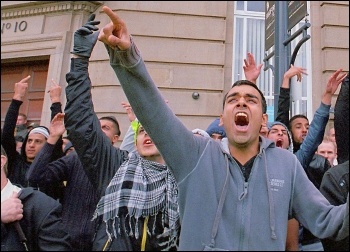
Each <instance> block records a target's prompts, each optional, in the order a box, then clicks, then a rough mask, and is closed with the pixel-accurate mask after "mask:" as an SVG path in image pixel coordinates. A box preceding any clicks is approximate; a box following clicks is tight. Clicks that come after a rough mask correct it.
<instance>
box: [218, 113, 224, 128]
mask: <svg viewBox="0 0 350 252" xmlns="http://www.w3.org/2000/svg"><path fill="white" fill-rule="evenodd" d="M222 125H224V122H223V121H222V114H221V115H220V122H219V126H222Z"/></svg>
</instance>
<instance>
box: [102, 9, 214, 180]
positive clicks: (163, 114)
mask: <svg viewBox="0 0 350 252" xmlns="http://www.w3.org/2000/svg"><path fill="white" fill-rule="evenodd" d="M103 11H104V12H105V13H106V14H107V15H108V16H109V17H110V19H111V22H110V23H109V24H107V25H106V26H105V27H104V28H103V29H102V30H101V32H100V35H99V40H100V41H102V42H104V43H105V44H106V48H107V51H108V54H109V56H110V64H111V66H112V68H113V70H114V71H115V73H116V74H117V76H118V79H119V81H120V83H121V86H122V88H123V90H124V93H125V95H126V97H127V99H128V101H129V102H130V104H131V107H132V108H133V111H134V113H135V115H136V116H137V119H138V120H139V121H140V123H141V124H142V126H143V127H144V128H145V130H146V131H147V133H148V134H149V136H150V137H151V138H152V140H153V142H154V143H155V145H156V146H157V148H158V150H159V151H160V152H161V154H162V156H163V158H164V160H165V161H166V163H167V165H168V166H169V167H170V168H171V169H173V171H174V174H175V176H177V178H178V179H179V180H181V178H182V176H185V174H186V173H187V172H189V171H190V169H193V168H194V167H195V164H196V162H197V160H198V158H199V155H200V154H199V153H201V151H202V150H201V149H198V150H197V149H195V148H196V147H197V148H204V147H205V142H207V141H208V139H206V138H198V137H196V136H194V134H193V133H192V132H191V131H190V130H188V129H187V128H186V127H185V126H184V125H183V124H182V122H181V121H180V120H179V119H178V118H177V117H176V116H175V115H174V113H173V112H172V111H171V109H170V108H169V106H168V105H167V104H166V102H165V101H164V98H163V97H162V95H161V93H160V91H159V90H158V88H157V86H156V85H155V84H154V82H153V80H152V78H151V77H150V75H149V73H148V71H147V69H146V66H145V64H144V62H143V60H142V58H141V56H140V52H139V51H138V49H137V47H136V45H135V43H134V41H133V39H132V37H130V35H129V33H128V31H127V28H126V25H125V23H124V21H123V20H122V19H121V18H120V17H118V15H117V14H115V13H114V12H113V11H112V10H111V9H110V8H108V7H106V6H104V7H103ZM197 141H200V142H203V145H196V142H197ZM169 143H176V144H169ZM188 148H192V149H193V152H194V155H191V156H190V157H189V155H188V151H187V149H188ZM196 155H198V156H196ZM174 167H176V171H175V169H174ZM178 167H181V170H182V172H181V171H180V169H178ZM179 173H181V174H179Z"/></svg>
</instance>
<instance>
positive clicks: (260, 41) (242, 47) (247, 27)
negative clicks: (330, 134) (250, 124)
mask: <svg viewBox="0 0 350 252" xmlns="http://www.w3.org/2000/svg"><path fill="white" fill-rule="evenodd" d="M234 12H235V13H234V27H233V29H234V32H233V36H234V37H233V41H234V50H233V54H234V55H233V71H232V74H233V76H232V81H233V82H235V81H237V80H239V79H245V76H244V71H243V65H244V61H243V60H244V59H245V58H246V56H247V52H251V53H252V54H253V55H254V57H255V61H256V63H257V64H260V63H263V59H264V57H265V55H268V54H269V53H270V52H272V50H274V47H272V48H271V49H270V50H269V51H268V52H265V1H235V11H234ZM304 23H305V22H304V20H302V21H301V22H300V24H299V25H297V26H295V27H294V28H293V29H292V31H291V34H293V33H294V32H295V31H296V30H298V29H299V28H300V27H301V26H302V25H303V24H304ZM309 30H310V29H309ZM309 30H308V31H307V33H308V34H310V31H309ZM301 38H302V35H300V36H298V37H297V38H296V39H294V40H293V41H292V42H291V52H293V51H294V48H295V46H296V45H297V43H298V42H299V41H300V39H301ZM310 51H311V50H310V41H307V42H306V43H304V44H303V45H302V46H301V48H300V49H299V52H298V56H297V58H296V61H295V63H294V65H296V66H301V67H304V68H307V70H308V71H307V72H308V76H307V78H303V82H302V84H300V83H294V82H296V81H294V78H293V79H292V82H291V87H292V89H291V90H292V92H291V110H290V117H291V116H293V115H295V114H304V115H306V116H308V117H309V119H310V120H311V119H312V118H311V113H312V108H311V107H312V106H311V97H310V98H309V97H308V94H311V87H312V85H307V83H311V66H310V65H311V64H310V63H311V62H310V60H309V59H311V55H310ZM268 63H269V64H271V65H273V64H274V57H272V58H271V59H270V60H269V62H268ZM263 69H264V66H263V68H262V70H261V73H260V76H259V78H258V80H257V86H258V87H259V88H260V90H261V91H262V92H263V94H264V95H265V98H266V102H267V105H268V115H269V121H273V120H274V77H273V72H272V69H268V70H266V71H264V70H263ZM278 92H279V91H278Z"/></svg>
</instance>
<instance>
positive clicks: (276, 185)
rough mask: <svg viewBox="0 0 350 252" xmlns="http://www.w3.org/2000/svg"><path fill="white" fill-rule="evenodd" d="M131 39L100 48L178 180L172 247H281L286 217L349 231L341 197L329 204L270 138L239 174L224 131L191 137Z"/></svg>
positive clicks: (329, 230) (320, 229)
mask: <svg viewBox="0 0 350 252" xmlns="http://www.w3.org/2000/svg"><path fill="white" fill-rule="evenodd" d="M131 41H132V45H131V47H130V48H129V49H128V50H126V51H120V50H118V49H111V48H109V47H106V48H107V51H108V53H109V55H110V64H111V66H112V68H113V69H114V71H115V73H116V74H117V76H118V79H119V81H120V84H121V85H122V87H123V90H124V92H125V94H126V96H127V98H128V101H129V102H130V104H131V106H132V108H133V110H134V112H135V114H136V116H137V118H138V120H139V121H140V122H141V124H142V125H143V127H144V128H145V130H146V131H147V133H148V134H149V135H150V137H151V138H152V140H153V141H154V143H155V144H156V146H157V148H158V150H159V151H160V153H161V154H162V156H163V157H164V160H165V161H166V163H167V165H168V166H169V168H170V169H172V171H173V173H174V175H175V177H176V180H177V182H178V186H179V207H180V219H181V235H180V245H179V250H204V249H207V250H208V249H209V250H210V249H214V250H218V249H222V250H259V251H262V250H270V251H272V250H285V244H286V235H287V222H288V219H289V218H292V217H295V218H297V219H298V220H299V221H300V222H301V223H302V224H303V225H304V226H305V227H307V228H308V229H309V230H310V231H311V232H312V233H313V234H315V235H316V236H317V237H320V238H324V237H330V236H333V237H335V238H337V239H342V238H344V237H346V236H347V235H349V209H348V203H347V204H344V205H341V206H332V205H331V204H330V203H329V202H328V200H327V199H326V198H325V197H324V196H323V195H322V194H321V193H320V192H319V191H318V190H317V189H316V188H315V186H314V185H313V184H312V183H311V182H310V180H309V179H308V177H307V176H306V174H305V171H304V169H303V168H302V166H301V165H300V163H299V161H298V160H297V158H296V156H295V155H294V154H292V153H291V152H289V151H287V150H283V149H281V148H277V147H275V144H274V143H273V142H272V141H270V140H268V139H266V138H260V151H259V154H258V155H257V157H256V159H255V161H254V164H253V167H252V170H251V173H250V176H249V179H248V181H245V179H244V176H243V174H242V172H241V169H240V167H239V166H238V164H237V163H236V161H235V160H234V159H233V157H232V156H231V154H230V153H229V149H228V140H227V138H224V139H222V141H221V142H218V141H215V140H213V139H211V138H205V137H197V136H195V135H194V134H193V133H192V132H191V131H190V130H188V129H187V128H186V127H185V126H184V125H183V123H182V122H181V121H180V120H179V119H178V118H177V117H176V115H175V114H174V113H173V112H172V111H171V109H170V107H169V106H168V105H167V104H166V103H165V101H164V98H163V97H162V95H161V93H160V91H159V90H158V88H157V87H156V85H155V84H154V82H153V80H152V79H151V77H150V75H149V73H148V72H147V69H146V67H145V64H144V62H143V60H142V58H141V56H140V52H139V51H138V49H137V47H136V45H135V44H134V42H133V40H132V37H131ZM305 192H307V193H305ZM220 199H221V200H220Z"/></svg>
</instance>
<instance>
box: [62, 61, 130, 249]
mask: <svg viewBox="0 0 350 252" xmlns="http://www.w3.org/2000/svg"><path fill="white" fill-rule="evenodd" d="M88 63H89V59H72V60H71V71H70V72H69V73H68V74H67V75H66V80H67V83H68V86H67V87H66V96H67V103H66V107H65V127H66V130H67V132H68V135H69V139H70V141H71V142H72V143H73V146H74V148H75V151H76V152H77V154H78V156H79V159H80V160H81V162H82V165H83V168H84V170H85V172H86V174H87V177H88V178H89V180H90V182H91V184H92V186H93V187H94V189H95V190H96V193H97V195H98V198H99V199H100V198H101V197H102V196H104V194H105V190H106V188H107V186H108V184H109V182H110V181H111V180H112V178H113V177H114V175H115V173H116V171H117V170H118V169H119V167H120V165H121V164H122V163H123V162H124V161H125V160H126V159H127V157H128V152H127V151H123V150H120V149H119V148H116V147H114V146H113V145H112V144H111V142H110V140H109V139H108V138H107V136H106V135H105V133H103V131H102V130H101V125H100V121H99V119H98V118H97V115H96V113H95V112H94V106H93V103H92V97H91V81H90V78H89V73H88ZM95 207H96V205H95ZM103 226H104V225H103V222H102V220H101V218H98V221H97V229H99V228H100V230H101V232H99V233H98V235H97V236H96V238H95V240H94V246H95V245H96V244H101V247H100V246H98V248H94V249H96V250H102V249H103V246H104V245H105V243H106V242H107V238H108V237H107V235H105V234H106V229H105V228H103ZM102 231H103V232H102ZM124 238H125V239H124ZM118 241H120V244H118V245H117V248H118V249H119V250H129V249H130V247H129V246H126V245H125V244H130V241H129V240H128V237H127V236H123V239H118ZM95 247H96V246H95Z"/></svg>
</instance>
